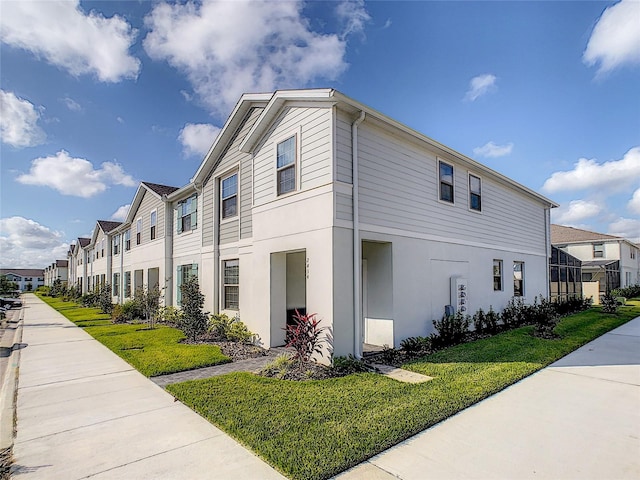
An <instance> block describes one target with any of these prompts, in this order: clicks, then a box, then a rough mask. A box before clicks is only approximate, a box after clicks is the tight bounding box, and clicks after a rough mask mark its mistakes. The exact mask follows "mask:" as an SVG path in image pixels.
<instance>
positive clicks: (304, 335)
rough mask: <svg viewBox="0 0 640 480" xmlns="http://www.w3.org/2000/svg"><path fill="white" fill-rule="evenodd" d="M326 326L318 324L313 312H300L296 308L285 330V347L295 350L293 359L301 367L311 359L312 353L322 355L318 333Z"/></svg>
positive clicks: (318, 321)
mask: <svg viewBox="0 0 640 480" xmlns="http://www.w3.org/2000/svg"><path fill="white" fill-rule="evenodd" d="M326 328H327V327H321V326H320V320H318V319H316V314H315V313H309V314H301V313H300V312H298V310H296V314H295V315H294V316H293V324H291V325H287V327H286V328H285V330H286V332H287V335H286V338H287V347H291V348H293V349H294V350H295V351H296V353H295V355H294V357H293V359H294V360H297V361H298V362H299V364H300V367H301V368H302V366H303V365H304V364H305V363H308V362H309V361H310V360H311V356H312V355H313V354H314V353H318V354H320V356H322V348H321V346H320V344H321V343H322V339H321V338H320V334H321V333H322V331H323V330H325V329H326Z"/></svg>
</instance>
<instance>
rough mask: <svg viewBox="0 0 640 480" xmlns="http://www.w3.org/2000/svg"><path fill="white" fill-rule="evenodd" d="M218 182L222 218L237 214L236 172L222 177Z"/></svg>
mask: <svg viewBox="0 0 640 480" xmlns="http://www.w3.org/2000/svg"><path fill="white" fill-rule="evenodd" d="M220 184H221V186H220V197H221V199H220V202H221V204H222V218H230V217H235V216H236V215H237V214H238V174H237V173H234V174H233V175H230V176H228V177H227V178H223V179H222V182H220Z"/></svg>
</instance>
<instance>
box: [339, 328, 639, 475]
mask: <svg viewBox="0 0 640 480" xmlns="http://www.w3.org/2000/svg"><path fill="white" fill-rule="evenodd" d="M639 478H640V318H636V319H635V320H633V321H631V322H629V323H627V324H625V325H623V326H621V327H620V328H617V329H616V330H613V331H611V332H609V333H607V334H605V335H603V336H602V337H600V338H598V339H596V340H594V341H593V342H591V343H589V344H587V345H585V346H584V347H582V348H580V349H578V350H576V351H575V352H573V353H571V354H569V355H567V356H566V357H564V358H562V359H561V360H559V361H558V362H556V363H554V364H552V365H550V366H549V367H548V368H545V369H543V370H541V371H540V372H538V373H536V374H534V375H532V376H530V377H528V378H526V379H524V380H522V381H520V382H518V383H517V384H515V385H512V386H511V387H509V388H507V389H506V390H504V391H503V392H501V393H499V394H497V395H494V396H492V397H490V398H488V399H486V400H484V401H482V402H480V403H478V404H476V405H475V406H473V407H470V408H468V409H466V410H464V411H462V412H461V413H459V414H458V415H456V416H454V417H452V418H450V419H448V420H446V421H444V422H442V423H440V424H438V425H436V426H434V427H432V428H430V429H428V430H425V431H424V432H422V433H420V434H418V435H416V436H414V437H412V438H410V439H409V440H407V441H405V442H403V443H401V444H399V445H396V446H395V447H392V448H390V449H389V450H387V451H385V452H383V453H381V454H379V455H377V456H375V457H373V458H371V459H370V460H369V461H367V462H364V463H362V464H360V465H358V466H357V467H355V468H353V469H351V470H349V471H347V472H345V473H343V474H341V475H339V476H338V477H337V479H339V480H365V479H366V480H398V479H402V480H422V479H538V480H540V479H554V480H555V479H563V480H566V479H598V480H602V479H607V480H612V479H634V480H637V479H639Z"/></svg>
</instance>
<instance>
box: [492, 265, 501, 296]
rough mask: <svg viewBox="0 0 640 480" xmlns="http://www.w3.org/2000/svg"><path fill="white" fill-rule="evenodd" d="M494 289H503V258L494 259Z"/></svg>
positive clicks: (496, 290)
mask: <svg viewBox="0 0 640 480" xmlns="http://www.w3.org/2000/svg"><path fill="white" fill-rule="evenodd" d="M493 291H494V292H499V291H502V260H494V261H493Z"/></svg>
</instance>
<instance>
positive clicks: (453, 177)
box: [436, 157, 456, 206]
mask: <svg viewBox="0 0 640 480" xmlns="http://www.w3.org/2000/svg"><path fill="white" fill-rule="evenodd" d="M440 163H444V164H446V165H449V166H450V167H451V168H453V174H452V178H451V182H452V183H451V188H452V192H453V202H449V201H447V200H443V199H442V198H440ZM436 185H437V188H436V198H437V199H438V202H439V203H441V204H442V205H449V206H455V204H456V166H455V165H454V164H453V162H450V161H448V160H445V159H443V158H440V157H436Z"/></svg>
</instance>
